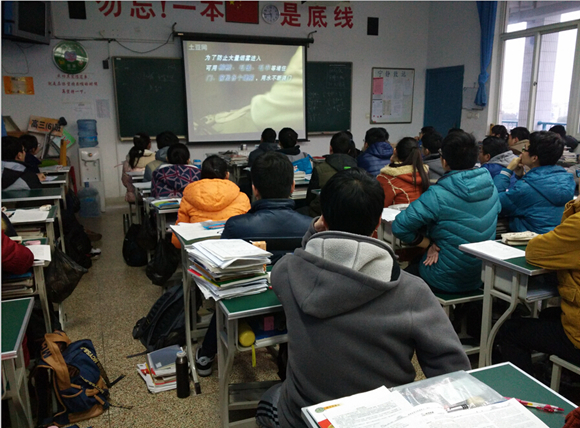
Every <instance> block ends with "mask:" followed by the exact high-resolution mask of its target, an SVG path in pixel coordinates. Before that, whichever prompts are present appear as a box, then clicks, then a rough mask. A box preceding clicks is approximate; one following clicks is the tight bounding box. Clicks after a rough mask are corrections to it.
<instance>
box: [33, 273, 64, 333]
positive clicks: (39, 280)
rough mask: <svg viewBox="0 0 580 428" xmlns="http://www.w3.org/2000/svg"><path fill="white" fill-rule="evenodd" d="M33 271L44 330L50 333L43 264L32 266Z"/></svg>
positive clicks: (50, 326) (50, 325)
mask: <svg viewBox="0 0 580 428" xmlns="http://www.w3.org/2000/svg"><path fill="white" fill-rule="evenodd" d="M33 271H34V282H35V283H36V288H37V290H38V297H39V298H40V306H41V307H42V314H43V315H44V325H45V326H46V332H47V333H52V323H51V322H50V306H49V304H48V297H47V294H46V283H45V282H44V266H34V267H33ZM63 328H64V327H63Z"/></svg>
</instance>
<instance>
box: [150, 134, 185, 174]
mask: <svg viewBox="0 0 580 428" xmlns="http://www.w3.org/2000/svg"><path fill="white" fill-rule="evenodd" d="M155 141H156V142H157V152H156V153H155V160H154V161H151V162H149V163H148V164H147V166H146V167H145V175H144V176H143V181H151V180H152V179H153V171H155V170H156V169H157V168H159V167H160V166H161V165H163V164H164V163H167V162H168V161H169V160H168V159H167V151H168V150H169V146H171V145H173V144H177V143H179V138H177V135H175V134H174V133H173V132H171V131H163V132H161V133H160V134H158V135H157V137H155Z"/></svg>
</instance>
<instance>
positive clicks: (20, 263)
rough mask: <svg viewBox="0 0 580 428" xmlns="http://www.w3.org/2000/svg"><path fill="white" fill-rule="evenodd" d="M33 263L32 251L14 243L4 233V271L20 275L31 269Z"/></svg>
mask: <svg viewBox="0 0 580 428" xmlns="http://www.w3.org/2000/svg"><path fill="white" fill-rule="evenodd" d="M33 262H34V256H33V255H32V251H30V250H29V249H28V248H26V247H25V246H24V245H20V244H19V243H17V242H15V241H13V240H12V239H10V238H9V237H8V236H6V234H5V233H4V231H2V270H3V271H4V272H9V273H14V274H16V275H20V274H23V273H25V272H26V271H27V270H28V269H30V268H31V267H32V263H33Z"/></svg>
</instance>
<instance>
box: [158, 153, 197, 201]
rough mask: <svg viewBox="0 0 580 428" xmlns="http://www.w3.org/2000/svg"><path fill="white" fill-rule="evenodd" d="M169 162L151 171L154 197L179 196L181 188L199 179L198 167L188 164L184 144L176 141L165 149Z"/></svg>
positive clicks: (181, 192)
mask: <svg viewBox="0 0 580 428" xmlns="http://www.w3.org/2000/svg"><path fill="white" fill-rule="evenodd" d="M167 160H168V161H169V164H163V165H161V166H160V167H159V168H157V169H156V170H155V171H153V180H152V181H151V196H153V197H154V198H181V196H182V195H183V190H184V189H185V188H186V187H187V185H189V184H190V183H193V182H194V181H197V180H199V175H200V172H201V171H200V170H199V168H198V167H196V166H193V165H189V162H190V159H189V149H188V148H187V146H186V145H185V144H181V143H177V144H173V145H172V146H170V147H169V150H168V151H167Z"/></svg>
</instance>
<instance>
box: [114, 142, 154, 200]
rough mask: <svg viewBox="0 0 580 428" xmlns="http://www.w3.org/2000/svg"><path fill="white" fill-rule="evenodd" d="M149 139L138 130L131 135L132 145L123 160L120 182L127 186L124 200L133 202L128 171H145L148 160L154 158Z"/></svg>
mask: <svg viewBox="0 0 580 428" xmlns="http://www.w3.org/2000/svg"><path fill="white" fill-rule="evenodd" d="M150 148H151V139H150V138H149V135H147V134H145V133H144V132H139V133H138V134H137V135H135V136H134V137H133V147H131V150H129V154H128V155H127V159H126V160H125V162H123V175H122V176H121V182H122V183H123V185H124V186H125V187H126V188H127V193H126V194H125V201H127V202H135V199H136V196H135V186H133V179H132V178H131V176H130V175H129V174H127V173H128V172H140V171H145V167H146V166H147V164H148V163H149V162H153V161H154V160H155V153H153V152H152V151H151V150H149V149H150Z"/></svg>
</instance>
